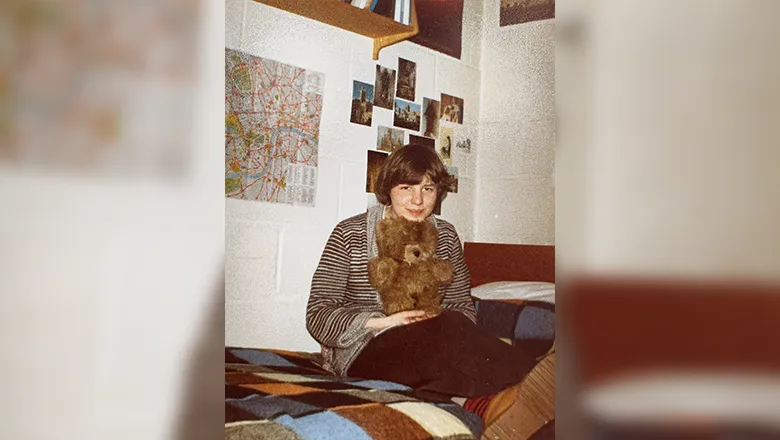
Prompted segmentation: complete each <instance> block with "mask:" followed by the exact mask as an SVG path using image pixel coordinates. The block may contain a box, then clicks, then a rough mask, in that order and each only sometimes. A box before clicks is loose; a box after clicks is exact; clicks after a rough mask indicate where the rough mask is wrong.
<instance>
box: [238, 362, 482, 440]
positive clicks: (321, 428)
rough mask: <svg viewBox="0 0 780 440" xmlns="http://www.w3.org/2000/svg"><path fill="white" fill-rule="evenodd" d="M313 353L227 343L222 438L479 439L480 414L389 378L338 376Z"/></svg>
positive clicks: (318, 439) (326, 439)
mask: <svg viewBox="0 0 780 440" xmlns="http://www.w3.org/2000/svg"><path fill="white" fill-rule="evenodd" d="M317 361H318V358H317V355H315V354H309V353H299V352H289V351H282V350H269V349H248V348H238V347H227V348H226V349H225V381H226V382H225V439H226V440H238V439H241V440H250V439H251V440H254V439H274V440H276V439H279V440H353V439H354V440H358V439H360V440H370V439H377V440H383V439H388V440H391V439H392V440H405V439H433V440H435V439H452V440H458V439H477V438H479V436H480V434H481V433H482V430H483V428H484V427H483V424H482V421H481V419H480V418H479V417H478V416H477V415H475V414H473V413H471V412H468V411H466V410H464V409H463V408H461V407H460V406H458V405H456V404H455V403H441V402H426V401H423V400H421V399H420V398H418V397H415V395H414V392H413V390H412V389H411V388H409V387H407V386H404V385H400V384H397V383H393V382H386V381H380V380H362V379H357V378H338V377H335V376H333V375H332V374H330V373H328V372H327V371H325V370H323V369H322V368H320V366H319V365H318V362H317Z"/></svg>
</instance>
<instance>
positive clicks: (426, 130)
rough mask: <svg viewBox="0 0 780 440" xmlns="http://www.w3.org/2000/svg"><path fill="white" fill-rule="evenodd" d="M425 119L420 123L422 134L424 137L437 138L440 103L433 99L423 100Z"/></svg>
mask: <svg viewBox="0 0 780 440" xmlns="http://www.w3.org/2000/svg"><path fill="white" fill-rule="evenodd" d="M422 108H423V118H422V120H421V121H420V124H421V125H420V132H421V133H422V134H423V136H428V137H431V138H435V137H437V136H439V118H440V117H441V113H440V108H441V107H440V103H439V101H437V100H435V99H431V98H423V105H422Z"/></svg>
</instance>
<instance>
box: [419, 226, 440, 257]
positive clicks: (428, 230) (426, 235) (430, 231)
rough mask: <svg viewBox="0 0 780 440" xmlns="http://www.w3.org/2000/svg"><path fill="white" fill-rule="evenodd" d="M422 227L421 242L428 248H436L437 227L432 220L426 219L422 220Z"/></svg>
mask: <svg viewBox="0 0 780 440" xmlns="http://www.w3.org/2000/svg"><path fill="white" fill-rule="evenodd" d="M420 228H422V231H421V232H420V244H421V245H422V246H423V247H425V248H426V249H431V250H435V249H436V239H437V237H438V231H436V227H435V226H433V225H432V224H431V223H430V222H427V221H424V222H420Z"/></svg>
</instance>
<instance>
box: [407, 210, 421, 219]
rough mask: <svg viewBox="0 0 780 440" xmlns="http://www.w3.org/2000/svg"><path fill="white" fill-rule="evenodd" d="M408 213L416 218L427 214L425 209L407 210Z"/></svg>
mask: <svg viewBox="0 0 780 440" xmlns="http://www.w3.org/2000/svg"><path fill="white" fill-rule="evenodd" d="M407 211H408V212H409V214H412V215H413V216H415V217H419V216H421V215H423V213H424V212H425V210H423V209H407Z"/></svg>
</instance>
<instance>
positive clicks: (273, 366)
mask: <svg viewBox="0 0 780 440" xmlns="http://www.w3.org/2000/svg"><path fill="white" fill-rule="evenodd" d="M464 253H465V258H466V263H467V265H468V267H469V270H470V271H471V274H472V283H471V284H472V293H478V294H479V296H481V297H476V296H475V297H474V300H475V304H476V307H477V315H478V324H479V325H481V326H483V328H486V329H488V330H489V331H491V332H492V333H493V334H495V335H496V336H497V337H499V338H502V339H503V340H505V341H506V342H507V343H510V344H516V345H522V347H523V348H524V349H527V350H530V351H533V352H534V353H535V354H540V355H541V354H544V353H545V352H546V351H549V350H550V348H551V347H552V345H553V341H554V327H555V323H554V313H555V305H554V295H553V298H552V301H551V298H550V297H549V295H547V296H546V297H545V296H544V295H541V296H539V295H538V290H537V291H534V290H533V288H531V287H532V285H535V284H540V285H542V286H544V287H551V286H552V287H554V281H555V278H554V277H555V269H554V268H555V262H554V258H555V255H554V247H552V246H530V245H509V244H492V243H475V242H467V243H465V244H464ZM511 282H522V283H526V284H523V285H521V286H520V290H522V291H523V292H527V291H530V292H531V296H530V297H523V292H521V293H520V295H519V296H513V295H512V294H511V293H512V289H508V288H507V286H506V285H504V284H502V283H511ZM494 287H498V289H495V288H494ZM510 287H511V286H510ZM536 287H538V286H536ZM529 289H530V290H529ZM506 292H510V295H509V296H508V297H504V296H503V295H504V294H505V293H506ZM534 295H536V296H534ZM529 298H530V299H529ZM320 365H321V357H320V355H319V353H304V352H292V351H284V350H276V349H264V348H257V347H225V438H226V439H247V440H249V439H285V440H286V439H289V440H345V439H366V440H368V439H377V440H381V439H445V438H446V439H455V440H457V439H464V440H466V439H480V438H482V439H487V438H490V439H491V440H495V439H514V438H517V439H518V440H520V438H519V437H513V436H512V429H511V427H510V426H509V425H511V424H512V423H513V422H512V415H511V414H509V415H506V416H502V418H501V419H505V420H503V421H502V420H501V419H499V422H497V423H496V424H494V425H496V426H492V425H491V427H490V428H489V429H487V430H486V428H485V426H483V423H482V420H481V419H480V418H479V417H478V416H477V415H475V414H473V413H471V412H468V411H466V410H464V409H463V408H461V407H460V406H459V405H457V404H455V403H453V402H441V401H426V400H423V399H421V398H420V397H419V396H417V395H416V394H415V393H414V392H413V391H412V390H411V389H410V388H409V387H406V386H404V385H401V384H397V383H393V382H387V381H377V380H364V379H361V378H351V377H348V378H337V377H334V376H333V375H331V374H330V373H328V372H327V371H325V370H323V369H322V368H321V366H320ZM500 422H501V423H500ZM525 438H528V437H527V436H526V437H524V439H525ZM537 438H554V424H548V425H546V426H545V427H544V428H543V429H541V430H540V432H538V433H537V434H536V435H535V436H534V439H535V440H536V439H537Z"/></svg>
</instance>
